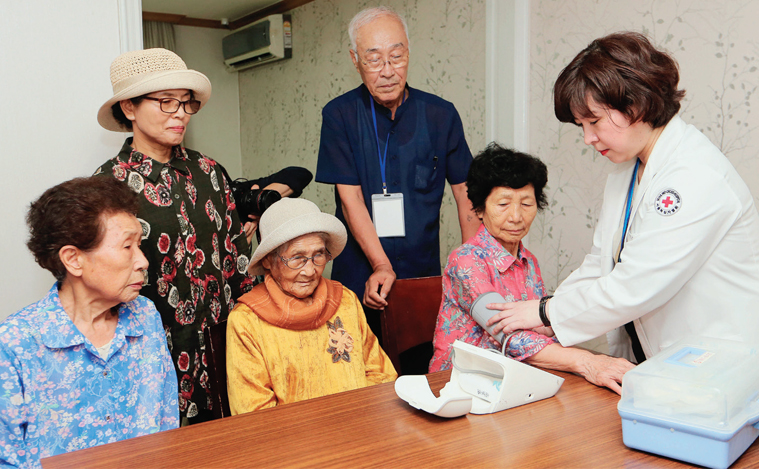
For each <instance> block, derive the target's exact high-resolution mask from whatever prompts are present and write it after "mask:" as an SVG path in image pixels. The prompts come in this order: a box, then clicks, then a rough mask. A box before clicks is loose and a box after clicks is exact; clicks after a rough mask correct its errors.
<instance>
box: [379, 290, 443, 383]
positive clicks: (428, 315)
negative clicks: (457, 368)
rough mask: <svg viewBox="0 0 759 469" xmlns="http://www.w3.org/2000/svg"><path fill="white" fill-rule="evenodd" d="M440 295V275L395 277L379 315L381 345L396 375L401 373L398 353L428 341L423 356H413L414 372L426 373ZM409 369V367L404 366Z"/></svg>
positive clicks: (430, 355)
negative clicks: (396, 278) (383, 308)
mask: <svg viewBox="0 0 759 469" xmlns="http://www.w3.org/2000/svg"><path fill="white" fill-rule="evenodd" d="M442 298H443V283H442V277H440V276H439V275H438V276H436V277H422V278H409V279H398V280H396V281H395V283H393V289H392V290H390V294H389V295H388V297H387V306H386V307H385V310H384V311H383V312H382V314H381V321H382V342H383V344H382V348H383V349H384V350H385V353H387V355H388V357H390V361H392V362H393V366H395V369H396V371H397V372H398V374H399V375H401V374H403V373H402V370H403V368H404V367H403V366H402V365H403V363H401V359H400V355H401V353H403V352H405V351H407V350H410V349H412V348H414V347H419V346H421V345H422V344H426V343H429V344H430V345H429V347H428V348H427V350H426V351H424V352H423V354H424V356H423V357H414V359H413V362H414V363H416V364H418V365H417V366H415V369H414V371H413V372H414V374H419V373H426V372H427V371H426V364H428V363H429V360H430V359H431V358H432V352H431V351H432V337H433V335H434V333H435V323H436V322H437V314H438V310H439V309H440V303H441V301H442ZM404 361H405V360H404ZM407 368H408V367H407Z"/></svg>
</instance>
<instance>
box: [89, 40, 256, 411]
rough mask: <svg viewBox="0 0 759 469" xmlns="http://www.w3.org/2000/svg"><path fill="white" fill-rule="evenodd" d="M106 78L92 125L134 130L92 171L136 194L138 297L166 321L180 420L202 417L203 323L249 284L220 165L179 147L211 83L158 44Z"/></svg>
mask: <svg viewBox="0 0 759 469" xmlns="http://www.w3.org/2000/svg"><path fill="white" fill-rule="evenodd" d="M111 83H112V84H113V92H114V93H113V97H111V98H110V99H109V100H108V101H106V103H105V104H103V106H102V107H101V108H100V111H99V112H98V122H99V123H100V125H101V126H103V127H104V128H106V129H108V130H112V131H115V132H133V133H134V137H130V138H127V139H126V142H124V146H123V147H122V148H121V151H120V152H119V154H118V155H117V156H116V157H115V158H113V159H111V160H109V161H108V162H106V163H105V164H104V165H103V166H101V167H100V168H99V169H98V170H97V171H96V174H103V175H106V176H112V177H114V178H116V179H118V180H120V181H126V182H127V183H128V184H129V187H131V188H132V190H134V191H135V192H137V193H138V194H140V195H141V196H140V197H139V199H140V208H139V211H138V214H137V217H138V218H139V220H140V223H141V224H142V230H143V240H142V250H143V252H144V253H145V256H146V257H147V259H148V261H149V262H150V267H149V268H148V270H147V271H146V272H147V274H146V277H147V279H146V280H147V281H146V283H145V286H144V287H143V288H142V291H141V294H142V295H144V296H146V297H148V298H149V299H151V300H153V302H154V303H155V305H156V308H157V309H158V311H159V312H160V313H161V317H162V319H163V324H164V327H165V328H166V332H167V339H168V343H169V348H170V350H171V354H172V358H173V360H174V364H175V366H176V369H177V375H178V376H177V377H178V380H179V410H180V412H181V415H182V417H183V424H186V423H197V422H202V421H205V420H208V419H211V418H212V412H211V411H210V399H209V395H208V394H207V391H208V384H207V383H208V374H207V372H206V363H207V362H206V357H205V355H204V347H203V345H202V344H203V337H202V334H203V332H202V331H203V327H204V326H205V325H210V324H215V323H217V322H219V321H222V320H224V319H226V317H227V315H228V314H229V311H230V310H231V309H232V307H233V306H234V300H235V298H238V297H239V296H241V295H242V294H243V293H245V292H246V291H248V290H249V289H250V288H251V287H252V281H251V279H250V277H248V275H247V273H246V268H247V266H248V257H247V256H248V253H249V249H250V248H249V245H248V242H247V240H246V239H245V233H244V231H243V226H242V223H241V222H240V219H239V217H238V214H237V212H236V211H235V205H234V202H233V198H232V195H231V192H230V186H229V181H228V180H227V179H226V178H225V177H224V175H223V174H224V170H223V169H222V167H221V165H219V164H218V163H217V162H216V161H214V160H212V159H211V158H208V157H207V156H205V155H203V154H201V153H198V152H196V151H193V150H190V149H187V148H183V147H182V146H181V143H182V139H183V138H184V134H185V131H186V129H187V124H188V122H189V121H190V117H191V116H192V115H193V114H195V113H197V112H198V111H200V110H201V109H202V108H203V106H205V104H206V103H207V102H208V98H209V97H210V96H211V83H210V82H209V81H208V78H206V77H205V75H203V74H202V73H200V72H197V71H194V70H188V69H187V66H186V65H185V63H184V62H183V61H182V59H181V58H179V56H177V55H176V54H174V53H173V52H170V51H168V50H165V49H147V50H140V51H133V52H127V53H125V54H122V55H120V56H119V57H117V58H116V59H115V60H114V61H113V63H112V64H111ZM185 418H186V419H187V420H185Z"/></svg>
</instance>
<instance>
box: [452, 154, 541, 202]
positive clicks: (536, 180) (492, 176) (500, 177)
mask: <svg viewBox="0 0 759 469" xmlns="http://www.w3.org/2000/svg"><path fill="white" fill-rule="evenodd" d="M547 182H548V168H546V165H545V164H544V163H543V162H542V161H540V160H539V159H537V158H535V157H534V156H531V155H527V154H525V153H519V152H518V151H514V150H510V149H508V148H503V147H501V146H500V145H498V144H497V143H495V142H491V143H490V144H489V145H488V146H487V148H485V149H484V150H483V151H482V152H481V153H480V154H478V155H477V156H475V157H474V159H473V160H472V164H471V165H470V166H469V174H468V175H467V178H466V188H467V197H469V200H470V201H471V202H472V208H473V209H474V210H475V211H477V212H479V211H482V210H485V201H486V200H487V198H488V196H489V195H490V193H491V192H492V191H493V189H494V188H496V187H509V188H511V189H521V188H523V187H525V186H526V185H528V184H532V187H533V189H534V190H535V201H536V202H537V206H538V209H539V210H543V209H544V208H545V207H546V205H548V200H547V198H546V195H545V192H544V189H545V187H546V183H547Z"/></svg>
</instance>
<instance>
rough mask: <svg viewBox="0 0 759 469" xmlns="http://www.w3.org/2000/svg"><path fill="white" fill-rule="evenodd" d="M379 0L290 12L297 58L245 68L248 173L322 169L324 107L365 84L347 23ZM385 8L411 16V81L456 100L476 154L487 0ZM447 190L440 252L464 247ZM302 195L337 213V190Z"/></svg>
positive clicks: (347, 0) (408, 2) (408, 0)
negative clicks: (292, 167) (353, 59)
mask: <svg viewBox="0 0 759 469" xmlns="http://www.w3.org/2000/svg"><path fill="white" fill-rule="evenodd" d="M376 4H377V3H376V2H365V1H359V2H356V1H351V0H334V1H327V0H315V1H314V2H312V3H309V4H307V5H305V6H302V7H299V8H296V9H295V10H293V11H292V21H293V58H292V59H290V60H286V61H282V62H278V63H275V64H270V65H266V66H263V67H259V68H254V69H249V70H246V71H243V72H240V74H239V78H240V125H241V129H242V130H241V145H242V168H243V173H244V174H245V176H246V177H256V176H259V175H265V174H270V173H272V172H275V171H277V170H278V169H280V168H282V167H285V166H288V165H298V166H303V167H306V168H308V169H309V170H311V172H315V171H316V159H317V153H318V150H319V134H320V129H321V109H322V107H324V105H325V104H327V102H329V101H330V100H331V99H332V98H335V97H337V96H339V95H340V94H342V93H345V92H347V91H349V90H351V89H353V88H355V87H356V86H358V85H359V84H361V79H360V77H359V75H358V73H357V72H356V70H355V68H354V67H353V64H352V63H351V60H350V56H349V54H348V49H349V48H350V41H349V39H348V33H347V25H348V22H349V21H350V19H351V18H352V17H353V15H355V14H356V13H357V12H358V11H360V10H361V9H363V8H366V7H369V6H374V5H376ZM384 4H386V5H389V6H391V7H393V8H395V9H396V10H397V11H398V12H400V13H401V14H403V15H404V16H405V17H406V21H407V22H408V25H409V35H410V38H409V41H410V44H411V65H410V70H409V78H408V81H409V84H410V85H411V86H412V87H416V88H419V89H422V90H424V91H428V92H430V93H434V94H437V95H439V96H441V97H443V98H444V99H447V100H449V101H451V102H453V103H454V105H455V106H456V109H458V111H459V114H461V119H462V121H463V122H464V130H465V132H466V137H467V141H468V143H469V146H470V148H471V149H472V152H476V151H478V150H480V149H482V148H483V147H484V144H485V139H484V132H485V122H484V121H485V4H484V1H483V0H476V1H464V0H460V1H454V0H449V1H440V0H405V1H397V0H394V1H388V2H384ZM449 192H450V191H449V190H448V189H447V195H446V197H445V198H444V200H443V209H442V213H441V225H442V226H441V242H442V247H441V257H442V259H443V260H445V257H447V254H448V253H449V252H450V251H451V250H452V249H453V248H454V247H455V246H457V245H458V244H460V243H461V233H460V230H459V227H458V219H457V215H456V210H455V202H454V201H453V198H452V196H451V195H450V193H449ZM304 197H305V198H307V199H309V200H312V201H314V202H316V203H317V204H318V205H319V206H320V207H321V208H322V210H324V211H327V212H329V213H334V210H335V204H334V196H333V186H328V185H324V184H316V183H311V185H310V186H309V187H308V188H307V189H306V191H305V192H304Z"/></svg>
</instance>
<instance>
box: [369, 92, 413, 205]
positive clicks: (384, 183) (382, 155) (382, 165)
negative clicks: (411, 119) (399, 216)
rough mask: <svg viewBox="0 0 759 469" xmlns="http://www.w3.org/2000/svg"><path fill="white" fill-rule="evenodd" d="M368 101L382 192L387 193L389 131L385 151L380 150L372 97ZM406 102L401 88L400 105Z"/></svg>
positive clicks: (404, 93)
mask: <svg viewBox="0 0 759 469" xmlns="http://www.w3.org/2000/svg"><path fill="white" fill-rule="evenodd" d="M369 102H370V103H371V104H372V121H373V122H374V137H375V138H376V139H377V154H378V155H379V165H380V172H381V173H382V193H383V194H384V195H387V181H386V179H385V167H386V163H387V147H389V146H390V132H391V131H388V132H387V139H386V140H385V152H384V153H383V152H382V150H380V140H379V132H378V131H377V114H376V112H375V111H374V98H372V97H371V96H369ZM405 102H406V90H403V99H402V100H401V106H402V105H403V103H405Z"/></svg>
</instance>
